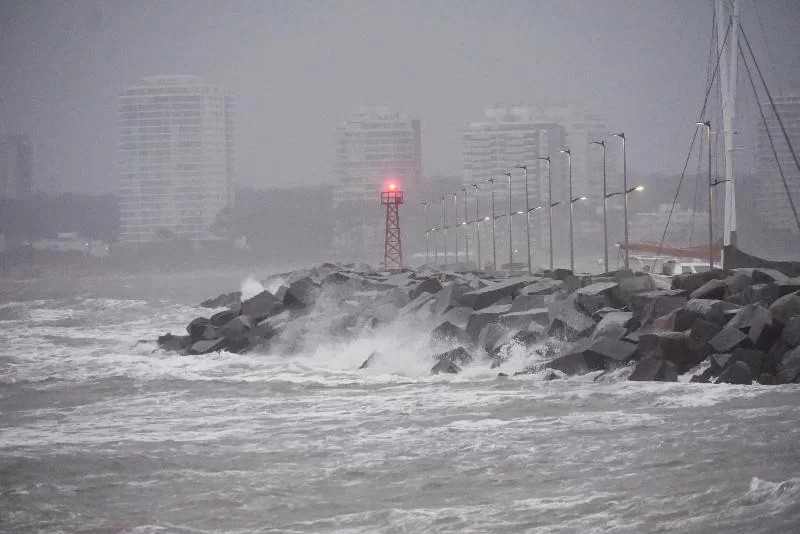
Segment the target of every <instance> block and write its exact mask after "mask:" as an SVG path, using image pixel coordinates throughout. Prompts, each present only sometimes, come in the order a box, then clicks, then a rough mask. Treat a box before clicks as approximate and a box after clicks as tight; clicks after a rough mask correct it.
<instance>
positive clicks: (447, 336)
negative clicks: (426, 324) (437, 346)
mask: <svg viewBox="0 0 800 534" xmlns="http://www.w3.org/2000/svg"><path fill="white" fill-rule="evenodd" d="M431 342H432V343H436V342H444V343H458V344H459V345H468V344H470V339H469V336H468V335H467V332H466V330H464V329H463V328H460V327H458V326H456V325H454V324H453V323H451V322H450V321H444V322H442V323H441V324H439V326H437V327H436V328H434V329H433V331H432V332H431Z"/></svg>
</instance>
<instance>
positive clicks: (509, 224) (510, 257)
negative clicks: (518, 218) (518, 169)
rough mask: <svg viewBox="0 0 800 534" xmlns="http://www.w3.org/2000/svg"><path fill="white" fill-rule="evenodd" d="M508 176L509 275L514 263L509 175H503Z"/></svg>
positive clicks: (508, 173)
mask: <svg viewBox="0 0 800 534" xmlns="http://www.w3.org/2000/svg"><path fill="white" fill-rule="evenodd" d="M505 175H506V176H508V271H509V274H511V264H512V263H514V249H513V247H512V242H511V230H512V225H511V173H510V172H507V173H505Z"/></svg>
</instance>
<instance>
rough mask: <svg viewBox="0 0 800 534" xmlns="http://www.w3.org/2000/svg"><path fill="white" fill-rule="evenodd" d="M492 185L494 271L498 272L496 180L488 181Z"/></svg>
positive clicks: (490, 179)
mask: <svg viewBox="0 0 800 534" xmlns="http://www.w3.org/2000/svg"><path fill="white" fill-rule="evenodd" d="M486 181H487V182H489V183H490V184H492V270H494V271H495V272H497V239H496V235H495V221H497V217H496V216H495V214H494V182H495V179H494V178H489V179H488V180H486Z"/></svg>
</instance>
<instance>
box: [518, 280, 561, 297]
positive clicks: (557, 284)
mask: <svg viewBox="0 0 800 534" xmlns="http://www.w3.org/2000/svg"><path fill="white" fill-rule="evenodd" d="M563 286H564V282H563V281H562V280H560V279H553V278H543V279H541V280H539V281H538V282H535V283H533V284H529V285H526V286H525V287H523V288H522V289H520V290H519V294H520V295H527V296H532V295H552V294H553V293H555V292H556V291H558V290H559V289H560V288H562V287H563Z"/></svg>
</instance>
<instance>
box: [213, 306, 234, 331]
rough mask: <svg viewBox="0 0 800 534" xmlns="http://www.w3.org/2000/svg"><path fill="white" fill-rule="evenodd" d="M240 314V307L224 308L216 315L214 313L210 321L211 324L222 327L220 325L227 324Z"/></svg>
mask: <svg viewBox="0 0 800 534" xmlns="http://www.w3.org/2000/svg"><path fill="white" fill-rule="evenodd" d="M238 316H239V310H238V309H235V310H222V311H221V312H217V313H215V314H214V315H212V316H211V318H210V319H209V320H208V322H209V323H210V324H211V326H216V327H220V326H225V325H226V324H228V323H229V322H231V321H232V320H233V319H235V318H236V317H238Z"/></svg>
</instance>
